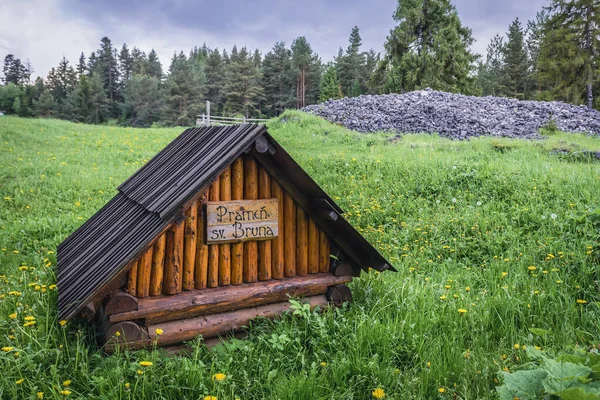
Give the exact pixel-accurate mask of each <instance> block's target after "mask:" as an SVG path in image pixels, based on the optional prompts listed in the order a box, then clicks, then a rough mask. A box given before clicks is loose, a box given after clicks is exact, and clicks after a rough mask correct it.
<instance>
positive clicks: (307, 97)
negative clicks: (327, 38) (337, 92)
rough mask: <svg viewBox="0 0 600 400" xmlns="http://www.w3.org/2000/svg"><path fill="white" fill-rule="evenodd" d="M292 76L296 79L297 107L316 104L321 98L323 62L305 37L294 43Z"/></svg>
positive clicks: (297, 39)
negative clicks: (320, 87)
mask: <svg viewBox="0 0 600 400" xmlns="http://www.w3.org/2000/svg"><path fill="white" fill-rule="evenodd" d="M292 68H293V69H292V74H293V75H294V77H295V89H296V106H297V107H298V108H302V107H304V106H306V105H308V104H314V103H316V102H317V100H318V97H319V82H320V81H321V60H320V59H319V56H318V55H317V54H316V53H315V52H314V51H313V50H312V47H311V46H310V44H309V43H308V41H307V40H306V38H305V37H304V36H300V37H298V38H296V39H294V41H293V42H292Z"/></svg>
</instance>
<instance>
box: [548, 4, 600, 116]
mask: <svg viewBox="0 0 600 400" xmlns="http://www.w3.org/2000/svg"><path fill="white" fill-rule="evenodd" d="M547 10H548V11H549V14H550V15H549V18H548V20H547V22H546V25H545V29H544V33H545V35H544V41H543V43H542V46H541V50H540V57H539V58H540V59H539V61H538V66H539V68H540V79H541V80H542V82H543V84H546V85H548V86H549V87H551V88H552V89H551V90H552V93H553V95H554V96H555V97H556V98H558V99H561V100H566V101H570V102H573V103H580V102H584V100H583V99H585V103H586V104H587V106H588V108H592V107H593V105H594V91H593V87H594V81H595V79H596V71H597V70H598V68H599V65H598V61H597V57H595V54H596V53H597V51H598V50H599V37H600V2H598V1H597V0H551V2H550V5H549V6H548V8H547Z"/></svg>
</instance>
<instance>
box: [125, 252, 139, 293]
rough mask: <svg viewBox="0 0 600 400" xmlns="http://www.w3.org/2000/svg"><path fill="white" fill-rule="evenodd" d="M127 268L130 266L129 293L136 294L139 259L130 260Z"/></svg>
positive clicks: (128, 275) (128, 276) (128, 277)
mask: <svg viewBox="0 0 600 400" xmlns="http://www.w3.org/2000/svg"><path fill="white" fill-rule="evenodd" d="M127 268H129V273H128V274H127V293H129V294H130V295H132V296H135V294H136V293H137V270H138V260H135V261H132V262H130V263H129V265H128V266H127Z"/></svg>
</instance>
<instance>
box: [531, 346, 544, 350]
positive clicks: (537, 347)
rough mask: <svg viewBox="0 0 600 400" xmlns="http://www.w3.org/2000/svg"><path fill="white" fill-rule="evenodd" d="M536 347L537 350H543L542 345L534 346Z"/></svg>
mask: <svg viewBox="0 0 600 400" xmlns="http://www.w3.org/2000/svg"><path fill="white" fill-rule="evenodd" d="M533 347H535V349H536V350H542V348H541V347H540V346H533Z"/></svg>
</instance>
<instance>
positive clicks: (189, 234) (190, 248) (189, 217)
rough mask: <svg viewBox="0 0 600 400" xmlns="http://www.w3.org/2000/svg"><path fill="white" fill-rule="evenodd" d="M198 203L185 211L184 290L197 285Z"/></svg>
mask: <svg viewBox="0 0 600 400" xmlns="http://www.w3.org/2000/svg"><path fill="white" fill-rule="evenodd" d="M197 219H198V203H197V202H194V203H193V204H192V206H191V207H190V208H188V209H187V210H186V211H185V230H184V234H183V237H184V239H183V248H184V250H183V290H192V289H194V287H195V279H196V277H195V274H194V272H195V267H196V244H197V238H196V234H197V229H198V221H197Z"/></svg>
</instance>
